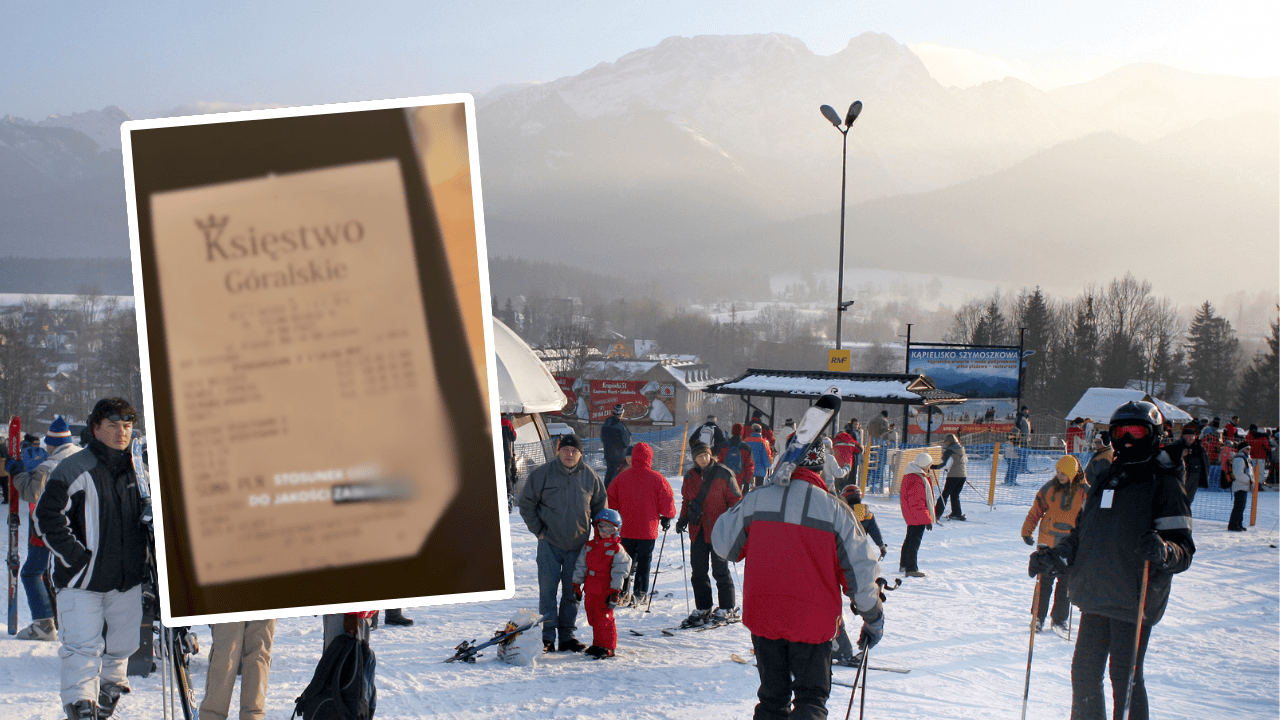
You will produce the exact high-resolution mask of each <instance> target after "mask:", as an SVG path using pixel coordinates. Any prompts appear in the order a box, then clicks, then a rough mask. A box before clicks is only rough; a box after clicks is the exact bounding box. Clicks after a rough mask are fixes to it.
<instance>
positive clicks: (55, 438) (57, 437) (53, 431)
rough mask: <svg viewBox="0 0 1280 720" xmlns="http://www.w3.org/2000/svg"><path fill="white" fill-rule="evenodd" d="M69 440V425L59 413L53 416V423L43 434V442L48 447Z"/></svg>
mask: <svg viewBox="0 0 1280 720" xmlns="http://www.w3.org/2000/svg"><path fill="white" fill-rule="evenodd" d="M69 442H71V426H70V425H68V424H67V421H66V420H64V419H63V417H62V416H61V415H59V416H58V417H56V418H54V420H53V424H52V425H50V426H49V432H48V433H46V434H45V436H44V444H45V445H48V446H49V447H57V446H58V445H65V444H67V443H69Z"/></svg>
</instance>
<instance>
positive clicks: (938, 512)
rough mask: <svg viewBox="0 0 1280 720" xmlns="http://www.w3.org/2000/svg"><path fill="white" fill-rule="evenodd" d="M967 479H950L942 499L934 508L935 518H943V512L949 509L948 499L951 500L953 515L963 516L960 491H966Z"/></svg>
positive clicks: (943, 488) (943, 489) (944, 487)
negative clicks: (965, 483)
mask: <svg viewBox="0 0 1280 720" xmlns="http://www.w3.org/2000/svg"><path fill="white" fill-rule="evenodd" d="M965 480H966V478H962V477H954V478H953V477H949V478H947V484H946V485H944V486H943V487H942V497H940V498H938V504H937V505H934V506H933V516H934V517H936V518H941V517H942V511H943V510H946V509H947V498H951V514H952V515H963V514H964V513H963V512H961V510H960V491H961V490H963V489H964V481H965Z"/></svg>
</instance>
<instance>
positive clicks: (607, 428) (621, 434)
mask: <svg viewBox="0 0 1280 720" xmlns="http://www.w3.org/2000/svg"><path fill="white" fill-rule="evenodd" d="M600 443H601V444H602V445H604V466H605V470H604V486H605V487H606V488H608V487H609V483H612V482H613V479H614V478H615V477H617V476H618V472H619V471H620V470H621V469H622V463H623V462H624V461H625V460H626V457H627V448H629V447H631V431H630V430H628V429H627V426H626V425H623V424H622V405H621V404H618V405H614V406H613V414H612V415H610V416H609V419H608V420H605V421H604V424H603V425H601V426H600ZM583 542H586V541H585V540H584V541H583Z"/></svg>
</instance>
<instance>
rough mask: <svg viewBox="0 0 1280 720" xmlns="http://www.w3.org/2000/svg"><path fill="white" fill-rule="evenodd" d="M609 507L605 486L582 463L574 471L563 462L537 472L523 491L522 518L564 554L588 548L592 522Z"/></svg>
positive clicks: (557, 461)
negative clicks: (584, 546)
mask: <svg viewBox="0 0 1280 720" xmlns="http://www.w3.org/2000/svg"><path fill="white" fill-rule="evenodd" d="M606 507H608V496H607V495H606V494H605V489H604V483H603V482H601V481H600V478H599V476H597V475H596V471H595V470H592V469H591V468H590V467H588V466H587V464H586V462H582V461H579V462H578V464H577V465H575V466H574V468H573V469H572V470H569V469H568V468H566V467H565V466H564V464H563V463H561V462H560V460H559V459H555V460H552V461H551V462H549V463H547V464H546V465H542V466H541V467H538V468H535V469H534V470H533V472H531V473H529V479H528V480H527V481H526V482H525V484H524V489H523V490H521V491H520V517H522V518H524V524H525V525H526V526H528V528H529V532H531V533H533V534H534V535H536V536H538V537H540V538H542V539H545V540H546V541H547V542H549V543H551V544H552V545H554V546H556V547H558V548H560V549H561V550H576V549H578V548H581V547H582V546H583V545H585V544H586V542H587V540H589V539H590V537H591V519H592V518H594V517H595V516H596V513H598V512H600V511H601V510H603V509H605V508H606Z"/></svg>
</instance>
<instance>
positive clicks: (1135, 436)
mask: <svg viewBox="0 0 1280 720" xmlns="http://www.w3.org/2000/svg"><path fill="white" fill-rule="evenodd" d="M1150 434H1151V428H1149V427H1147V426H1146V425H1120V426H1117V427H1113V428H1111V437H1112V439H1114V440H1124V439H1125V438H1129V439H1131V440H1141V439H1143V438H1145V437H1146V436H1148V435H1150Z"/></svg>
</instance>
